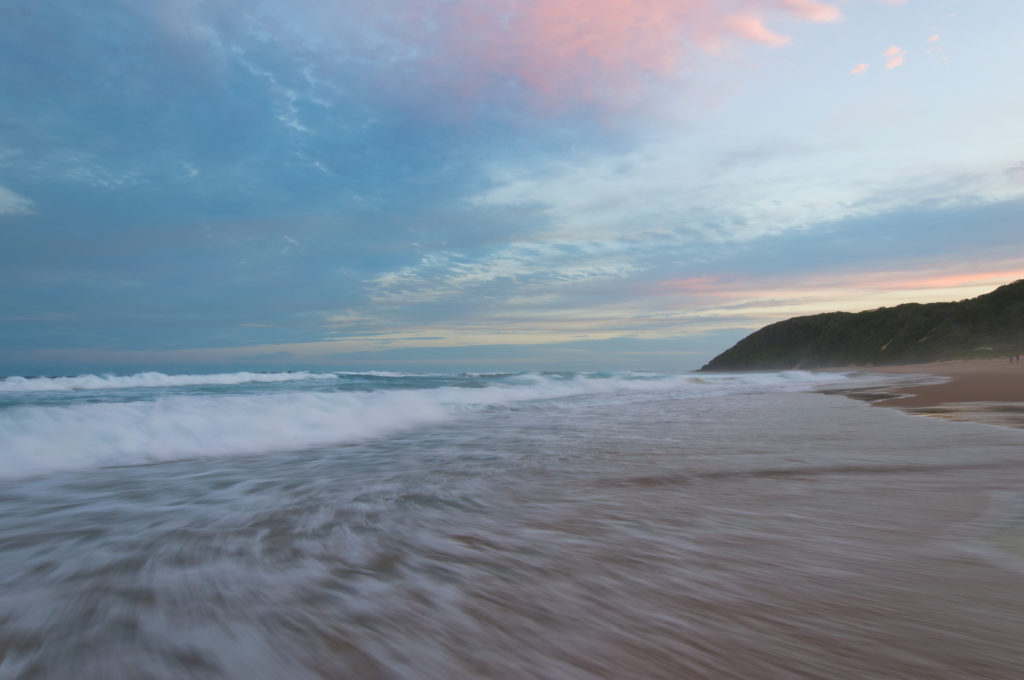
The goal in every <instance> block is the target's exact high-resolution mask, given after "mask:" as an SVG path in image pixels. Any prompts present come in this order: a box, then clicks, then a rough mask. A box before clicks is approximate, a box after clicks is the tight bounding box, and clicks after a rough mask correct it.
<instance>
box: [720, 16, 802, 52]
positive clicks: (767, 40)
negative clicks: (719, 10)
mask: <svg viewBox="0 0 1024 680" xmlns="http://www.w3.org/2000/svg"><path fill="white" fill-rule="evenodd" d="M729 25H730V26H731V27H732V28H733V29H734V30H735V31H736V32H737V33H738V34H739V35H741V36H743V37H744V38H746V39H747V40H750V41H753V42H757V43H761V44H762V45H767V46H769V47H780V46H782V45H785V44H786V43H788V42H789V36H786V35H780V34H779V33H776V32H774V31H772V30H770V29H768V28H767V27H766V26H765V25H764V22H763V21H762V20H761V18H760V17H758V16H756V15H753V14H736V15H733V16H732V17H730V18H729Z"/></svg>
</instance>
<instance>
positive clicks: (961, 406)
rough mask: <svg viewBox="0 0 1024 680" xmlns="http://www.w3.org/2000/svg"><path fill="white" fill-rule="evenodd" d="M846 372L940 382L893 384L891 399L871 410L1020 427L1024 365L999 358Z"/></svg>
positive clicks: (883, 399)
mask: <svg viewBox="0 0 1024 680" xmlns="http://www.w3.org/2000/svg"><path fill="white" fill-rule="evenodd" d="M846 370H856V371H863V372H865V373H876V374H877V373H884V374H889V375H932V376H935V377H937V378H946V379H947V380H946V381H945V382H941V383H923V384H917V385H915V384H907V385H897V386H893V387H892V388H891V390H892V392H893V395H894V396H886V395H878V396H880V397H881V398H877V399H871V400H870V403H871V405H872V406H882V407H887V408H898V409H900V410H902V411H906V412H907V413H912V414H914V415H924V416H931V417H937V418H944V419H947V420H958V421H969V422H979V423H985V424H988V425H1002V426H1006V427H1016V428H1024V362H1010V360H1009V358H1008V357H1007V358H1003V359H969V360H960V361H938V362H932V363H926V364H901V365H895V366H855V367H849V368H848V369H846Z"/></svg>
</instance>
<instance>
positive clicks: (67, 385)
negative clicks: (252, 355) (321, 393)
mask: <svg viewBox="0 0 1024 680" xmlns="http://www.w3.org/2000/svg"><path fill="white" fill-rule="evenodd" d="M337 377H338V376H337V375H336V374H334V373H310V372H308V371H296V372H288V373H249V372H245V371H243V372H241V373H213V374H207V375H203V374H198V375H167V374H165V373H158V372H156V371H148V372H146V373H136V374H134V375H109V374H105V375H79V376H74V377H61V378H47V377H38V378H23V377H21V376H12V377H9V378H2V379H0V392H66V391H69V390H116V389H128V388H133V387H190V386H193V385H241V384H244V383H278V382H288V381H291V380H332V379H337Z"/></svg>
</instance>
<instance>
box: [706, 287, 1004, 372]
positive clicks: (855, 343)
mask: <svg viewBox="0 0 1024 680" xmlns="http://www.w3.org/2000/svg"><path fill="white" fill-rule="evenodd" d="M1019 352H1020V353H1024V279H1021V280H1019V281H1015V282H1014V283H1011V284H1008V285H1005V286H1002V287H1000V288H997V289H996V290H994V291H992V292H991V293H987V294H985V295H980V296H978V297H976V298H972V299H970V300H961V301H960V302H935V303H930V304H916V303H911V304H906V305H899V306H897V307H882V308H881V309H872V310H870V311H867V312H857V313H850V312H831V313H828V314H816V315H813V316H798V317H794V318H792V319H787V320H786V321H779V322H778V323H773V324H771V325H770V326H765V327H764V328H762V329H761V330H759V331H757V332H755V333H751V334H750V335H748V336H747V337H745V338H744V339H742V340H740V341H739V342H738V343H736V344H735V345H734V346H733V347H732V348H731V349H729V350H726V351H725V352H723V353H721V354H719V355H718V356H717V357H715V358H714V359H712V360H711V361H710V362H708V364H707V365H706V366H704V367H703V368H702V369H701V370H702V371H738V370H785V369H791V368H820V367H826V366H850V365H867V364H875V365H879V364H904V363H905V364H910V363H920V362H926V361H942V360H946V359H959V358H972V357H975V358H976V357H999V356H1007V355H1010V354H1016V353H1019Z"/></svg>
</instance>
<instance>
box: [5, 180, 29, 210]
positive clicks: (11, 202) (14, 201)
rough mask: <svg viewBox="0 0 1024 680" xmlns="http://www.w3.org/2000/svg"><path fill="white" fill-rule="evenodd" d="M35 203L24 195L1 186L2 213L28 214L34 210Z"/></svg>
mask: <svg viewBox="0 0 1024 680" xmlns="http://www.w3.org/2000/svg"><path fill="white" fill-rule="evenodd" d="M33 205H34V203H33V202H32V201H30V200H29V199H27V198H25V197H24V196H21V195H19V194H16V193H14V192H13V191H11V190H10V189H8V188H6V187H3V186H0V215H26V214H28V213H31V212H32V207H33Z"/></svg>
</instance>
